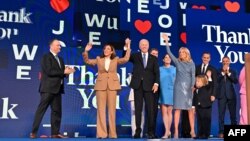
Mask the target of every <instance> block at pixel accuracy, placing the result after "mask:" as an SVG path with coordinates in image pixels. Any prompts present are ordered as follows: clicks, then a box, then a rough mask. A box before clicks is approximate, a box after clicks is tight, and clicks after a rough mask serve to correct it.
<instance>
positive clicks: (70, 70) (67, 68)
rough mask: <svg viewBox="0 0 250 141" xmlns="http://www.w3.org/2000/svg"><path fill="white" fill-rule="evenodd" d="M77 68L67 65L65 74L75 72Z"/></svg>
mask: <svg viewBox="0 0 250 141" xmlns="http://www.w3.org/2000/svg"><path fill="white" fill-rule="evenodd" d="M75 71H76V70H75V69H74V68H71V67H69V66H67V67H65V69H64V74H71V73H73V72H75Z"/></svg>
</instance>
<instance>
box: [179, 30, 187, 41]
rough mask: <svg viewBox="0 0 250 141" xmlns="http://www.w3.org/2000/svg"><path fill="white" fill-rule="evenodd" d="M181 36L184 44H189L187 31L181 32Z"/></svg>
mask: <svg viewBox="0 0 250 141" xmlns="http://www.w3.org/2000/svg"><path fill="white" fill-rule="evenodd" d="M180 38H181V41H182V42H183V43H184V44H187V33H186V32H182V33H181V34H180Z"/></svg>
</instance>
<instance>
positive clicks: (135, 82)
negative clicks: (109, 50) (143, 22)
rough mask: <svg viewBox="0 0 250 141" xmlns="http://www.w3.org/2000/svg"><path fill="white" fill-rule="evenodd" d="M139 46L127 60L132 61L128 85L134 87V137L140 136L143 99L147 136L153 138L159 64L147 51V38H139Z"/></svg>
mask: <svg viewBox="0 0 250 141" xmlns="http://www.w3.org/2000/svg"><path fill="white" fill-rule="evenodd" d="M139 48H140V50H141V52H138V53H134V54H132V55H131V56H130V60H129V61H130V62H132V63H133V76H132V79H131V83H130V86H131V87H132V88H133V89H134V100H135V121H136V131H135V134H134V138H140V134H141V131H142V130H141V114H142V106H143V100H144V101H145V110H146V121H147V137H148V138H149V139H153V138H156V135H155V127H156V120H155V118H156V116H155V113H156V111H155V109H156V108H155V102H156V99H157V91H158V86H159V64H158V61H157V58H156V57H155V56H153V55H151V54H150V53H149V52H148V49H149V42H148V40H146V39H142V40H140V42H139Z"/></svg>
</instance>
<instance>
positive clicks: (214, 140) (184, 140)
mask: <svg viewBox="0 0 250 141" xmlns="http://www.w3.org/2000/svg"><path fill="white" fill-rule="evenodd" d="M0 140H1V141H47V140H49V141H58V140H60V141H82V140H85V141H100V140H103V141H104V140H105V141H107V140H112V141H132V140H133V141H145V140H148V141H190V140H195V141H204V140H201V139H192V138H179V139H173V138H171V139H146V138H142V139H132V138H118V139H96V138H67V139H51V138H36V139H30V138H0ZM207 140H208V141H220V140H223V139H220V138H209V139H207Z"/></svg>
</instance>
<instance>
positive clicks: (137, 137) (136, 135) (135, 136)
mask: <svg viewBox="0 0 250 141" xmlns="http://www.w3.org/2000/svg"><path fill="white" fill-rule="evenodd" d="M133 138H134V139H139V138H141V135H140V134H137V133H135V134H134V136H133Z"/></svg>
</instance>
